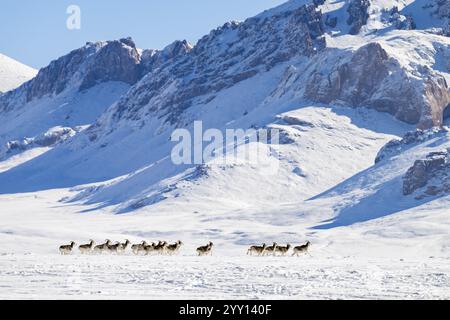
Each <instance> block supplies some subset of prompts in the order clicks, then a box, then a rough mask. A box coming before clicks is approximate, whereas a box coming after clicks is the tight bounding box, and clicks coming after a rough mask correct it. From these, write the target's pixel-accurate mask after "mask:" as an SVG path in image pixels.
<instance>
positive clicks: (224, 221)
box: [0, 0, 450, 296]
mask: <svg viewBox="0 0 450 320" xmlns="http://www.w3.org/2000/svg"><path fill="white" fill-rule="evenodd" d="M449 14H450V2H449V1H441V0H402V1H397V0H332V1H329V0H314V1H307V0H291V1H288V2H286V3H285V4H283V5H281V6H279V7H276V8H273V9H270V10H267V11H265V12H263V13H261V14H259V15H257V16H255V17H252V18H249V19H247V20H245V21H242V22H237V21H232V22H228V23H225V24H224V25H223V26H221V27H219V28H217V29H215V30H213V31H211V32H210V33H209V34H207V35H205V36H204V37H203V38H202V39H200V40H199V41H198V43H197V44H195V45H192V44H190V43H188V42H187V41H175V42H173V43H172V44H170V45H168V46H167V47H166V48H165V49H163V50H152V49H146V50H140V49H137V48H136V46H135V44H134V42H133V41H132V40H131V39H130V38H127V39H120V40H117V41H103V42H97V43H87V44H86V46H84V47H82V48H80V49H77V50H74V51H72V52H71V53H69V54H68V55H66V56H64V57H61V58H60V59H58V60H56V61H53V62H51V63H50V65H49V66H48V67H46V68H43V69H42V70H40V71H39V73H38V74H37V76H36V77H35V78H34V79H32V80H30V81H28V82H26V83H25V84H23V85H22V86H20V87H19V88H17V89H16V90H13V91H10V92H8V93H6V94H4V95H2V96H0V123H2V126H1V127H0V199H1V201H0V212H2V214H3V216H2V217H3V219H2V221H1V223H2V224H1V225H0V241H6V242H8V241H9V242H11V240H20V241H17V243H19V244H20V245H17V246H15V247H14V248H15V249H17V250H19V251H20V250H24V251H25V252H28V251H27V250H30V248H32V249H33V250H36V251H38V252H41V253H42V254H50V253H51V252H52V250H53V247H52V245H53V244H54V242H55V241H67V239H68V238H71V239H84V238H86V239H88V238H92V237H93V235H94V236H96V237H98V238H102V239H104V238H112V239H119V238H130V239H131V240H134V241H139V240H142V239H141V238H160V237H168V238H169V237H170V238H173V239H181V238H182V239H187V240H186V242H187V243H196V242H198V241H200V240H199V239H205V238H208V239H212V240H214V243H216V244H217V246H218V248H221V250H222V251H221V254H224V255H226V254H229V255H233V254H237V253H242V252H243V248H242V246H243V245H248V244H253V243H260V242H263V241H265V242H266V243H269V242H270V241H274V240H276V241H280V242H281V241H285V242H291V243H297V242H301V241H303V240H305V239H310V240H311V241H312V242H313V244H314V248H315V250H316V251H315V254H317V255H318V256H319V259H322V260H320V261H321V262H320V263H321V264H320V265H321V268H322V266H323V264H327V263H328V264H329V259H330V257H333V258H332V261H333V262H335V261H341V260H342V259H345V257H348V256H353V257H354V256H357V257H367V258H368V259H369V258H370V259H372V258H374V257H388V258H389V259H394V260H389V261H388V262H389V263H387V262H386V265H390V266H397V267H398V268H397V269H398V270H396V272H399V271H400V270H401V269H402V268H403V267H402V266H403V262H399V259H398V258H399V257H409V258H411V259H419V263H416V262H414V263H412V265H413V266H417V265H421V263H422V262H423V261H424V259H429V257H441V258H442V259H443V260H439V264H440V268H443V269H446V270H447V271H448V257H450V251H449V248H450V246H449V241H450V237H449V234H450V224H449V223H448V221H449V219H448V205H449V201H450V181H449V176H450V172H449V168H450V167H449V163H450V156H449V152H450V132H449V128H448V125H449V124H450V107H448V106H449V105H450V93H449V86H448V83H449V81H450V63H449V61H450V60H449V59H450V37H449V35H450V31H449V30H450V29H449V19H450V15H449ZM197 120H201V121H202V125H203V130H206V129H209V128H216V129H219V130H220V131H221V132H222V133H223V132H225V130H226V129H237V128H242V129H249V128H268V129H271V128H275V129H278V130H279V132H280V141H279V143H278V144H265V143H261V142H251V143H250V142H249V143H247V144H242V145H238V146H236V147H235V148H234V149H233V150H231V151H229V152H228V153H224V154H218V155H217V154H216V158H215V159H213V160H211V161H208V162H206V163H203V164H202V165H197V164H192V165H189V164H185V165H177V164H174V163H173V161H172V159H171V152H172V148H173V147H174V145H175V144H174V143H173V142H171V141H170V138H171V134H172V132H173V131H174V129H177V128H185V129H187V130H189V131H190V132H194V130H195V128H194V121H197ZM193 146H196V147H200V148H204V147H205V145H203V144H201V142H198V141H193ZM247 148H249V149H247ZM257 148H260V149H262V150H263V151H264V152H263V155H262V156H261V157H260V159H259V161H260V162H258V163H256V164H255V163H247V162H241V161H239V159H240V158H239V155H244V154H245V153H246V152H247V150H250V152H254V151H255V150H256V149H257ZM234 153H235V154H237V155H238V157H237V158H236V157H233V155H234ZM223 159H226V160H227V161H226V162H224V161H222V160H223ZM274 165H275V166H276V167H277V169H278V170H276V172H275V173H274V171H273V170H272V169H273V166H274ZM25 206H26V208H27V212H22V211H23V209H21V208H25ZM21 210H22V211H21ZM80 212H83V213H88V214H86V215H80V214H78V213H80ZM99 213H100V214H99ZM102 213H105V214H102ZM117 213H133V214H124V215H114V214H117ZM155 240H156V239H155ZM43 244H44V245H43ZM24 248H26V249H24ZM42 248H46V249H42ZM190 249H192V248H190ZM315 257H317V256H315ZM8 259H9V258H8ZM11 259H12V258H11ZM30 259H31V263H32V262H33V261H34V260H33V258H30ZM339 259H341V260H339ZM430 259H431V258H430ZM13 260H14V259H13ZM19 260H20V259H19ZM364 261H365V262H364V263H365V265H367V261H366V260H364ZM400 261H403V260H400ZM427 261H429V260H427ZM359 262H360V261H359ZM359 262H358V263H359ZM108 263H112V262H111V260H108ZM133 263H134V262H133ZM187 263H190V261H188V262H187ZM220 263H222V262H220ZM224 263H225V262H224ZM358 263H357V264H358ZM427 263H428V262H427ZM318 264H319V263H318ZM399 264H400V265H402V266H399ZM371 265H372V263H371ZM383 265H384V264H383ZM292 267H293V268H294V269H295V268H298V267H299V265H298V264H293V265H292ZM143 268H144V269H148V266H147V265H145V266H144V267H143ZM182 268H184V265H183V267H182ZM224 268H225V269H226V270H228V269H227V268H228V267H224ZM225 269H224V270H225ZM294 269H292V270H294ZM313 269H314V270H315V269H317V268H316V267H314V268H313ZM343 269H345V268H343ZM343 269H342V270H341V269H340V270H338V271H337V274H339V275H340V274H341V273H342V272H343ZM226 270H225V271H223V272H225V273H226V272H228V271H226ZM232 270H234V271H232V272H235V271H236V270H235V269H232ZM351 270H353V269H351ZM439 270H441V269H439ZM309 271H311V270H309ZM366 271H367V270H366ZM390 271H392V270H390ZM221 272H222V271H221ZM258 272H261V270H259V271H258ZM280 272H284V273H283V274H289V273H285V271H284V270H282V271H280ZM358 272H360V269H358V271H357V272H356V271H355V274H358V277H359V278H361V277H360V276H359V273H358ZM180 273H181V274H185V270H181V271H180ZM263 273H264V272H263ZM127 274H129V273H127ZM306 274H308V272H306ZM367 274H368V275H367V276H368V277H369V278H370V276H372V274H373V272H372V270H368V271H367ZM439 274H442V273H436V274H433V275H430V274H428V275H427V276H424V277H422V278H423V279H429V278H430V277H431V278H432V279H435V278H436V279H435V281H436V283H437V284H436V286H437V287H439V285H440V284H442V283H446V284H448V277H447V278H445V279H443V280H442V279H441V278H442V277H440V276H439ZM0 276H1V274H0ZM37 277H39V275H38V276H37ZM224 277H225V276H224ZM345 277H346V279H350V278H352V276H351V275H346V276H345ZM353 277H354V276H353ZM433 277H435V278H433ZM327 278H330V277H327ZM331 278H333V277H331ZM394 278H402V276H400V277H390V278H389V279H394ZM336 279H337V282H338V283H339V282H340V280H339V279H341V278H339V276H338V277H337V278H336ZM405 279H406V278H405ZM407 279H409V278H407ZM417 279H421V278H420V277H418V278H417ZM180 281H181V280H180ZM266 281H268V283H271V281H272V280H270V279H269V280H267V279H266ZM323 281H324V282H326V281H329V279H323ZM390 281H391V280H389V281H387V282H388V283H391V282H390ZM418 281H419V280H418ZM446 281H447V282H446ZM406 282H408V283H409V282H410V281H409V280H408V281H406ZM428 282H429V281H427V283H428ZM171 283H177V282H171ZM171 283H167V288H169V289H171V288H172V286H173V285H172V284H171ZM377 283H378V282H377ZM433 283H434V282H433ZM303 285H304V283H303V284H299V287H302V286H303ZM404 285H405V283H402V284H400V285H399V286H398V287H397V289H398V288H404V287H403V286H404ZM423 285H425V284H423ZM49 287H52V286H49ZM369 287H370V289H371V291H372V292H374V290H375V291H376V289H377V288H378V289H379V288H382V286H380V287H377V286H376V287H375V289H374V287H372V286H369ZM447 288H448V286H447ZM272 289H273V288H272ZM165 290H166V289H165ZM292 290H294V289H292ZM398 290H400V289H398ZM402 290H403V291H405V292H410V290H412V289H411V288H410V287H407V288H406V289H401V290H400V291H402ZM166 291H170V290H166ZM272 291H273V290H272ZM288 291H289V290H288ZM294 291H295V290H294ZM263 292H264V290H263ZM289 292H290V291H289ZM352 292H353V291H352ZM383 292H384V294H385V291H383ZM389 292H391V291H389ZM428 293H429V292H425V293H423V292H421V293H420V296H429V295H428ZM446 294H447V296H448V290H447V292H446ZM262 296H270V295H266V294H262ZM287 296H290V295H287ZM328 296H329V295H328Z"/></svg>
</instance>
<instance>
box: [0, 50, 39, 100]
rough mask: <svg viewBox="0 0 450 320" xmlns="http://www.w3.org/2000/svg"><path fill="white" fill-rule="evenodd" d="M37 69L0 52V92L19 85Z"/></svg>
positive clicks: (32, 75) (34, 74) (35, 72)
mask: <svg viewBox="0 0 450 320" xmlns="http://www.w3.org/2000/svg"><path fill="white" fill-rule="evenodd" d="M36 74H37V71H36V70H35V69H33V68H30V67H28V66H26V65H24V64H22V63H20V62H18V61H16V60H14V59H11V58H9V57H7V56H5V55H3V54H1V53H0V94H1V93H4V92H7V91H10V90H13V89H15V88H17V87H19V86H20V85H21V84H22V83H24V82H26V81H28V80H30V79H32V78H33V77H34V76H36Z"/></svg>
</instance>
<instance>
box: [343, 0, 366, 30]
mask: <svg viewBox="0 0 450 320" xmlns="http://www.w3.org/2000/svg"><path fill="white" fill-rule="evenodd" d="M369 7H370V1H369V0H353V1H352V2H350V4H349V6H348V9H347V12H348V14H349V17H348V19H347V24H348V25H349V26H351V28H350V34H358V33H359V31H360V30H361V28H362V27H363V26H364V25H366V24H367V20H368V19H369Z"/></svg>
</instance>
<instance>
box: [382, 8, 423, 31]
mask: <svg viewBox="0 0 450 320" xmlns="http://www.w3.org/2000/svg"><path fill="white" fill-rule="evenodd" d="M387 20H388V22H389V23H392V24H393V25H394V26H395V28H396V29H399V30H414V29H416V23H415V21H414V19H413V17H412V16H411V15H402V14H401V13H400V12H399V10H398V7H397V6H395V7H393V8H392V9H391V10H390V11H389V13H388V19H387Z"/></svg>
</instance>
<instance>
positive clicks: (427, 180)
mask: <svg viewBox="0 0 450 320" xmlns="http://www.w3.org/2000/svg"><path fill="white" fill-rule="evenodd" d="M425 187H426V189H425ZM422 188H424V191H423V192H422V193H420V194H418V195H417V196H416V199H421V198H424V197H426V196H436V195H438V194H442V193H448V192H450V150H446V151H442V152H432V153H430V154H428V155H427V156H426V158H425V159H422V160H417V161H415V162H414V165H413V166H412V167H411V168H409V169H408V171H407V173H406V174H405V176H404V177H403V194H404V195H405V196H406V195H410V194H413V193H414V192H416V191H417V190H419V189H422Z"/></svg>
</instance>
